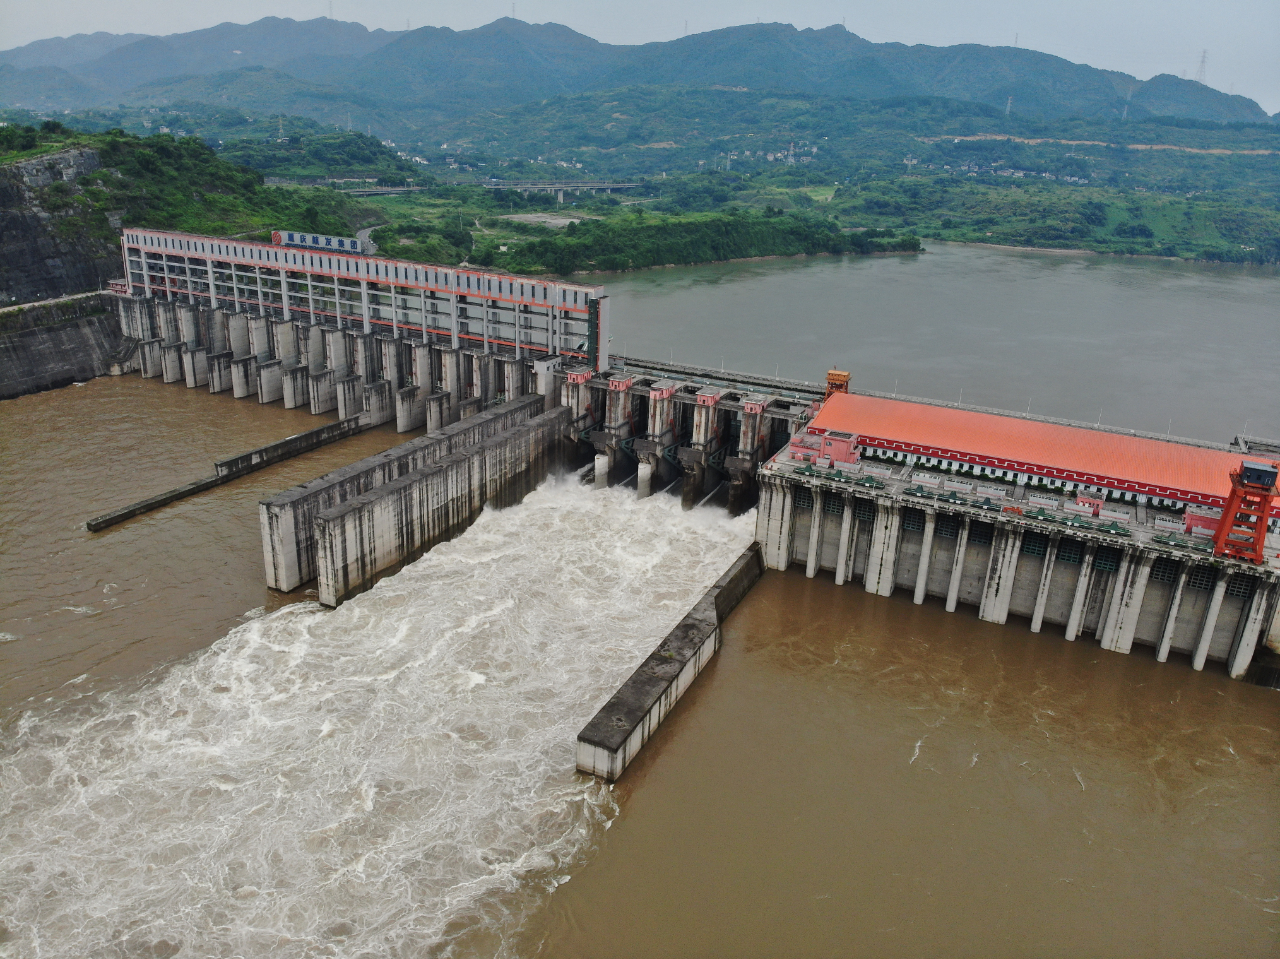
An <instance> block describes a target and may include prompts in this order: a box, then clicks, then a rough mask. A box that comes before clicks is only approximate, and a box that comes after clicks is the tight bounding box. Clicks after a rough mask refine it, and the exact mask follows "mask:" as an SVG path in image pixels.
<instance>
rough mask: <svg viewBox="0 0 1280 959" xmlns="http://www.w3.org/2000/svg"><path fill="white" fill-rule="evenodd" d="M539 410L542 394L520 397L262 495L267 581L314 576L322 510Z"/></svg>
mask: <svg viewBox="0 0 1280 959" xmlns="http://www.w3.org/2000/svg"><path fill="white" fill-rule="evenodd" d="M542 412H543V398H542V397H541V396H528V397H522V398H521V399H519V400H514V401H512V402H510V403H504V404H502V405H501V406H497V407H494V408H493V409H491V410H488V411H486V412H484V413H477V414H476V415H475V416H471V417H468V418H467V419H464V420H460V421H459V422H457V423H452V424H450V425H449V426H446V427H443V428H442V429H440V430H439V431H437V432H435V433H429V434H427V435H426V436H419V437H417V438H415V439H412V440H410V441H409V442H407V443H402V444H401V445H399V446H395V447H392V448H391V449H389V450H386V451H384V452H382V453H378V454H377V455H375V456H370V457H368V458H367V459H363V460H360V461H358V462H356V463H352V464H351V465H349V466H344V467H342V468H341V469H338V470H334V471H333V472H331V473H326V474H325V475H324V476H320V477H317V478H316V479H313V480H311V481H310V482H307V483H303V484H302V485H301V486H295V487H293V488H292V489H288V490H285V491H284V492H282V493H279V494H277V495H276V496H273V497H272V498H271V499H268V500H263V501H262V502H261V503H260V504H259V507H258V515H259V521H260V523H261V527H262V552H263V561H264V564H265V567H266V576H267V585H268V586H270V587H271V588H273V589H279V590H284V591H286V592H287V591H288V590H291V589H296V588H297V587H298V586H300V585H302V584H303V583H305V582H307V581H309V580H312V579H315V577H316V542H315V534H314V529H313V524H314V522H315V518H316V517H317V516H318V515H319V514H320V513H322V512H323V511H325V510H328V509H332V508H333V507H335V506H337V505H339V504H341V503H344V502H346V501H348V500H350V499H353V498H354V497H357V496H360V495H361V494H363V493H367V492H368V491H369V490H371V489H374V488H376V487H379V486H382V485H383V484H385V483H388V482H390V481H391V480H394V479H398V478H399V477H401V476H404V475H406V474H408V473H411V472H413V471H414V470H419V469H422V468H423V467H424V466H427V465H428V464H430V463H434V462H436V461H438V460H440V459H443V458H444V457H446V456H448V455H450V454H451V453H454V452H457V451H458V450H461V449H464V448H466V447H468V446H474V445H476V444H477V443H480V442H481V441H483V440H485V439H488V438H489V437H490V436H494V435H496V434H498V433H502V432H505V431H506V430H509V429H511V427H513V426H515V425H516V424H517V423H522V422H524V421H526V420H528V419H531V418H532V417H534V416H537V415H539V414H541V413H542Z"/></svg>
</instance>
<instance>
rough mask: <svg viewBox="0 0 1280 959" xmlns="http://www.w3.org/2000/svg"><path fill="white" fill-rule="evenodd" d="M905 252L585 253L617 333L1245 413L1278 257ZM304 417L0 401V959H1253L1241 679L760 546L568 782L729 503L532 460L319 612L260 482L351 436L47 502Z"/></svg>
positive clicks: (1259, 910)
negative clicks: (669, 698)
mask: <svg viewBox="0 0 1280 959" xmlns="http://www.w3.org/2000/svg"><path fill="white" fill-rule="evenodd" d="M934 246H936V249H935V251H934V252H931V253H929V254H928V255H926V256H922V257H918V258H903V257H885V258H875V259H848V260H836V259H830V258H815V259H812V260H795V261H792V260H785V261H769V262H763V263H739V264H725V265H718V266H708V267H694V268H682V269H668V270H657V271H649V272H645V273H639V274H630V275H624V276H617V277H605V278H604V282H605V283H606V285H607V288H608V290H609V292H610V294H611V296H612V297H613V307H612V309H613V318H614V320H613V322H614V337H615V338H614V343H613V349H614V351H615V352H619V353H621V352H625V353H627V354H630V355H635V356H649V357H652V358H655V359H666V358H668V356H669V355H670V356H672V357H674V359H675V360H676V361H677V362H686V363H696V364H700V365H703V366H707V367H712V368H715V367H719V366H721V365H723V366H725V367H726V368H728V369H742V370H751V371H756V372H759V373H764V374H769V375H771V374H773V373H774V371H775V369H776V370H777V372H778V373H779V374H780V375H782V376H791V377H796V378H801V379H807V380H818V379H820V378H821V376H822V375H823V373H824V372H825V370H826V369H827V368H828V367H829V366H838V367H840V368H843V369H848V370H850V371H851V372H852V373H853V385H854V386H855V388H862V389H872V390H881V391H885V392H897V393H899V394H903V395H915V396H922V397H931V398H938V399H946V400H956V399H959V398H960V391H961V390H963V399H964V401H965V402H966V403H976V404H980V405H985V406H992V407H1001V408H1006V409H1015V410H1023V409H1026V408H1027V405H1028V403H1030V409H1031V412H1033V413H1039V414H1043V415H1048V416H1059V417H1068V418H1076V419H1080V420H1084V421H1087V422H1090V423H1092V422H1095V421H1098V420H1099V419H1100V420H1101V421H1102V422H1103V423H1104V424H1109V425H1114V426H1122V427H1129V428H1134V429H1146V430H1152V431H1154V432H1159V433H1164V432H1166V431H1170V432H1172V433H1173V434H1174V435H1185V436H1192V437H1197V438H1203V439H1208V440H1216V441H1220V442H1221V441H1227V440H1229V439H1230V438H1231V437H1232V436H1233V435H1234V434H1235V433H1239V432H1248V433H1250V434H1254V435H1262V436H1272V437H1275V436H1277V435H1280V414H1277V413H1276V411H1275V405H1274V403H1273V402H1270V398H1269V396H1268V397H1266V398H1265V399H1266V401H1265V402H1256V403H1255V402H1249V403H1242V402H1241V387H1242V385H1243V387H1244V388H1245V389H1246V390H1247V389H1248V388H1249V387H1251V386H1252V387H1256V388H1258V389H1260V390H1268V389H1269V387H1268V386H1267V384H1270V383H1273V382H1274V380H1275V371H1276V369H1277V368H1280V336H1278V335H1277V330H1276V326H1275V303H1276V302H1278V301H1280V300H1278V299H1277V294H1280V276H1278V275H1277V273H1276V271H1274V270H1259V269H1248V270H1247V269H1239V268H1227V267H1211V266H1203V265H1195V264H1190V265H1188V264H1178V263H1167V262H1164V261H1154V260H1123V259H1113V258H1105V257H1092V256H1083V255H1073V254H1066V255H1060V254H1054V255H1046V254H1034V253H1020V252H1012V251H1000V250H983V249H979V248H974V247H964V246H946V245H934V244H931V247H934ZM669 351H670V352H669ZM210 410H215V411H216V415H212V416H211V415H210ZM316 425H319V418H315V417H311V416H310V415H309V414H307V413H305V412H303V411H301V410H293V411H285V410H282V409H280V407H279V404H274V405H270V406H265V407H262V406H259V405H258V404H256V403H252V402H248V403H246V402H237V401H234V400H232V399H230V397H228V396H225V395H218V396H211V395H209V394H206V393H203V392H202V391H197V390H192V391H188V390H186V389H183V388H182V387H180V386H177V385H168V386H166V385H164V384H161V383H160V382H158V381H156V380H147V381H143V380H140V379H138V378H136V377H126V378H120V379H99V380H95V381H93V382H91V383H89V384H87V385H84V386H80V387H71V388H67V389H64V390H61V391H57V392H54V393H46V394H41V395H38V396H30V397H24V398H22V399H19V400H15V401H10V402H5V403H0V443H2V444H3V459H2V462H0V503H3V504H4V505H3V507H2V508H0V541H2V542H3V544H4V545H3V557H2V558H0V562H2V564H3V565H2V566H0V576H3V580H4V582H5V584H6V587H7V588H6V591H5V595H4V596H3V597H0V619H2V620H3V621H2V622H0V634H3V635H0V640H3V642H0V722H2V723H3V729H4V733H5V735H4V746H3V752H2V753H0V778H2V779H3V783H0V785H2V787H3V788H0V923H3V926H4V928H3V930H0V956H7V955H13V956H18V955H23V956H26V955H70V954H95V952H98V953H101V952H106V951H107V950H108V949H116V951H120V952H123V953H124V954H152V955H178V956H187V955H206V954H208V955H220V956H221V955H226V956H234V955H246V956H260V955H261V956H265V955H284V956H290V955H297V956H303V955H334V956H358V955H381V954H394V955H404V956H432V955H458V956H484V955H493V954H505V955H512V956H526V955H547V956H562V955H564V956H572V955H583V956H587V955H601V954H609V955H618V956H626V955H636V956H661V955H693V954H697V955H725V956H730V955H732V956H757V955H758V956H774V955H781V954H787V955H814V956H820V955H832V954H837V953H838V954H847V955H868V956H884V955H949V956H951V955H954V956H966V955H974V956H977V955H992V956H997V955H998V956H1004V955H1008V956H1018V955H1028V954H1046V953H1049V954H1052V953H1057V952H1061V951H1063V950H1064V949H1066V948H1068V946H1067V944H1072V946H1074V947H1075V951H1077V952H1079V954H1081V955H1098V956H1110V955H1115V956H1145V955H1150V956H1177V955H1187V956H1203V955H1213V954H1224V955H1225V954H1230V955H1236V956H1254V955H1258V956H1262V955H1273V954H1275V949H1276V942H1277V940H1278V937H1277V926H1280V923H1278V922H1277V920H1278V919H1280V906H1278V904H1277V902H1276V901H1275V898H1274V897H1275V896H1276V894H1277V893H1276V889H1277V887H1278V886H1280V881H1278V880H1280V868H1278V867H1277V863H1278V862H1280V827H1277V825H1276V823H1277V822H1280V816H1278V815H1277V813H1280V801H1278V800H1277V798H1276V797H1277V791H1276V786H1277V782H1276V778H1277V776H1276V772H1275V770H1276V768H1277V758H1280V757H1277V755H1276V752H1277V749H1276V745H1275V740H1276V730H1277V724H1278V723H1280V715H1278V714H1277V713H1278V704H1280V701H1278V700H1277V699H1276V697H1275V694H1274V692H1273V691H1270V690H1266V689H1261V688H1258V687H1252V686H1247V685H1245V684H1242V683H1235V682H1231V681H1229V680H1227V679H1226V677H1225V676H1224V675H1223V674H1222V672H1221V670H1220V668H1218V669H1215V668H1211V669H1209V670H1206V672H1204V673H1194V672H1192V671H1191V670H1190V669H1189V668H1188V667H1187V665H1186V663H1185V662H1178V661H1175V660H1176V657H1175V660H1171V661H1170V663H1168V664H1164V665H1160V664H1156V663H1155V662H1154V661H1153V660H1152V659H1151V658H1150V657H1149V656H1147V655H1145V654H1143V653H1140V652H1135V654H1133V655H1131V656H1128V657H1111V656H1110V655H1109V654H1105V653H1103V652H1102V651H1100V650H1099V649H1098V648H1097V647H1096V646H1095V645H1092V644H1085V643H1075V644H1067V643H1065V642H1063V641H1062V637H1061V633H1060V631H1059V632H1057V633H1055V632H1054V631H1052V630H1046V632H1045V633H1043V634H1041V635H1038V636H1033V635H1031V634H1029V633H1027V632H1026V631H1025V628H1024V626H1023V624H1018V623H1014V624H1012V625H1011V626H1009V627H1007V628H1001V627H995V626H991V625H989V624H985V623H980V622H978V621H977V619H976V617H975V616H973V615H972V611H970V612H969V613H968V614H966V613H963V612H962V613H958V614H951V615H947V616H944V615H943V614H942V611H941V609H940V608H937V607H934V606H933V605H931V604H926V605H924V606H923V607H915V606H913V605H912V604H911V603H910V602H909V601H908V600H907V599H906V598H905V597H898V596H895V597H890V598H887V599H886V598H880V597H872V596H868V595H866V594H865V593H863V592H862V591H861V588H860V587H859V586H846V587H842V588H837V587H835V585H834V583H833V582H832V581H831V579H830V577H829V576H819V578H818V579H815V580H806V579H805V578H804V577H803V576H802V575H799V574H797V573H796V572H795V571H794V570H793V571H791V572H788V573H771V574H769V575H767V576H766V577H765V579H764V580H762V581H761V583H760V584H759V585H758V586H757V587H756V589H755V590H754V591H753V593H752V594H751V595H750V596H749V597H748V598H747V600H746V601H745V602H744V603H743V605H742V606H741V607H740V608H739V610H738V611H737V612H736V613H735V614H734V616H733V617H732V618H731V619H730V621H729V622H728V624H727V626H726V631H725V647H724V650H723V652H722V653H721V657H720V658H719V659H718V661H716V662H714V663H713V664H712V666H711V667H709V669H708V671H707V672H706V673H705V674H704V677H703V678H701V679H700V680H699V681H698V683H697V684H695V686H694V688H693V689H692V690H691V692H690V693H689V694H688V697H687V701H686V702H685V703H683V704H682V705H681V706H680V707H679V708H678V709H677V710H676V712H675V713H674V714H673V716H672V718H671V719H670V720H669V721H668V723H667V724H666V725H664V727H663V728H662V730H661V731H660V732H659V734H658V736H657V737H656V738H655V739H654V740H653V741H652V743H651V744H650V746H649V747H647V749H646V751H645V753H644V754H643V755H642V757H641V759H640V760H638V761H637V763H636V764H635V765H634V766H633V767H632V768H631V769H630V770H629V771H628V773H627V775H626V776H625V777H624V779H623V780H622V782H620V783H619V784H618V785H617V787H616V788H614V789H613V790H608V789H607V788H604V787H601V786H598V785H597V784H595V783H594V782H591V781H589V780H586V779H584V778H582V777H578V776H577V775H576V774H574V773H573V771H572V770H573V737H574V735H575V734H576V731H577V729H578V728H579V727H580V726H581V724H582V722H584V721H585V719H586V718H588V717H590V716H591V715H592V714H593V713H594V711H595V710H596V709H597V708H598V707H599V705H600V704H601V703H602V702H603V700H604V699H605V698H607V696H608V694H609V692H610V691H611V690H612V689H613V688H614V687H615V686H616V684H617V682H618V681H619V680H620V679H621V678H623V677H625V676H626V675H627V673H628V672H629V671H630V670H631V669H632V668H634V666H635V664H636V663H638V662H639V660H640V659H641V658H642V657H643V656H644V655H645V654H646V653H647V651H648V650H649V649H651V648H652V646H653V644H654V642H655V641H656V639H657V638H658V637H660V636H661V635H662V633H663V632H664V631H665V629H667V628H669V626H670V625H671V623H673V622H674V621H675V620H676V619H678V618H679V616H680V615H681V614H682V613H683V611H684V609H686V608H687V606H688V603H689V602H690V601H691V600H692V599H693V598H694V597H696V596H697V595H699V594H700V593H701V590H703V589H705V588H706V586H707V585H708V584H709V583H710V582H711V581H712V580H714V579H715V578H716V576H718V575H719V573H720V572H721V571H722V570H723V568H724V567H725V566H727V565H728V563H729V562H730V561H731V560H732V558H733V557H734V556H735V555H737V553H738V552H739V551H740V550H741V548H742V547H743V546H744V545H745V543H746V542H747V541H749V539H750V537H751V529H752V527H751V524H750V517H744V518H743V519H741V520H736V521H735V520H730V519H729V518H728V517H727V516H725V515H724V514H723V513H720V512H714V511H711V510H705V511H695V512H694V513H690V514H682V513H681V512H680V510H679V506H678V503H675V502H673V501H670V500H666V499H665V498H655V499H654V500H647V501H643V502H642V503H637V502H636V501H635V500H634V499H632V498H631V496H630V494H629V493H628V492H627V491H626V490H621V489H615V490H610V491H607V492H598V493H597V492H593V491H590V490H587V489H585V488H579V487H577V486H575V485H574V484H572V483H569V482H566V483H561V484H549V485H548V486H546V487H544V488H543V489H542V490H540V491H539V492H538V493H537V494H535V495H534V496H533V497H531V498H530V499H529V500H527V501H526V502H525V503H524V504H522V505H521V506H519V507H515V508H513V509H510V510H507V511H502V512H497V513H491V514H486V517H485V518H484V519H483V520H482V522H481V523H479V524H477V526H476V527H474V528H473V529H471V530H470V531H468V532H467V533H466V534H465V535H464V536H463V537H461V538H460V539H458V540H456V541H454V542H453V543H450V544H447V546H446V547H440V548H438V549H437V550H434V551H432V552H431V553H429V554H428V555H427V556H426V557H424V558H423V559H422V560H420V561H418V562H417V563H415V564H412V565H411V566H410V567H408V568H406V570H404V571H403V572H402V573H400V574H398V575H397V576H395V577H392V578H390V579H387V580H384V582H383V583H382V584H381V585H380V587H379V588H378V589H376V590H374V591H373V592H371V593H369V594H366V595H364V596H362V597H359V598H358V599H356V600H353V601H352V602H351V603H348V604H346V605H344V606H343V607H341V608H340V609H339V610H337V611H336V612H332V613H323V612H320V611H319V610H318V608H317V607H316V606H315V605H314V604H313V603H310V602H309V600H310V599H312V597H309V596H307V595H306V594H305V591H303V590H299V591H297V592H295V593H294V594H290V595H288V596H281V595H279V594H272V593H270V592H269V591H268V590H266V589H265V587H263V585H262V553H261V549H260V545H259V537H258V517H257V511H256V507H257V502H258V500H260V499H262V498H264V497H266V496H270V495H272V494H274V493H275V492H277V491H278V490H280V489H283V488H285V487H287V486H290V485H293V484H296V483H299V482H302V481H305V480H307V479H309V478H311V477H313V476H316V475H318V474H320V473H322V472H324V471H326V470H329V469H332V468H334V467H336V466H338V465H340V464H342V463H346V462H349V461H351V460H354V459H356V458H358V457H360V456H366V455H369V454H370V453H373V452H376V451H377V450H380V449H384V448H386V447H388V446H391V445H393V444H395V443H396V442H398V441H400V440H402V439H403V438H404V437H397V436H396V434H394V433H393V432H391V431H390V430H387V429H379V430H375V431H371V432H370V433H366V434H363V435H361V436H358V437H355V438H353V439H350V440H346V441H343V442H341V443H338V444H335V445H333V446H330V447H326V448H324V449H322V450H318V451H316V452H314V453H311V454H307V455H306V456H303V457H299V458H298V459H295V460H291V461H289V462H287V463H284V464H280V465H278V466H275V467H271V468H269V469H267V470H263V471H261V472H259V473H255V474H252V475H250V476H248V477H246V478H244V479H241V480H237V481H235V482H233V483H231V484H228V485H227V486H224V487H220V488H218V489H215V490H213V491H211V492H209V493H207V494H204V495H202V496H199V497H196V498H193V499H190V500H186V501H184V502H182V503H180V504H177V505H175V506H173V507H170V508H167V509H165V510H161V511H159V512H156V513H153V514H149V515H148V516H146V517H142V518H139V519H137V520H134V521H131V522H130V523H128V524H125V525H123V526H121V527H119V528H117V529H115V530H113V531H112V532H110V533H107V534H103V535H100V536H91V535H90V534H88V533H86V532H85V531H84V530H83V528H82V523H83V521H84V520H85V519H86V518H88V517H89V516H93V515H97V514H98V513H101V512H104V511H106V510H107V509H110V508H112V507H115V506H119V505H123V504H125V503H128V502H131V501H133V500H136V499H139V498H141V497H142V496H144V495H149V494H150V493H153V492H158V491H160V490H163V489H166V488H169V487H172V486H174V485H177V484H178V483H181V482H185V481H188V480H192V479H196V478H198V477H200V476H204V475H208V473H209V472H210V471H211V463H212V461H213V460H214V459H218V458H221V457H224V456H229V455H232V454H235V453H238V452H241V451H243V450H245V449H249V448H252V447H255V446H259V445H261V444H262V443H265V442H268V441H270V440H274V439H279V438H281V437H284V436H287V435H290V434H292V433H296V432H299V431H300V430H302V429H307V428H311V427H314V426H316ZM503 571H506V575H507V578H506V579H503V578H502V575H503ZM84 915H92V916H94V917H96V918H95V919H94V921H93V922H89V923H85V922H83V921H82V917H83V916H84ZM37 930H39V932H40V938H41V941H42V942H43V943H44V944H45V945H44V948H45V950H46V951H45V952H43V953H40V952H35V951H33V950H32V949H31V948H30V944H31V943H33V942H34V941H36V940H35V938H33V937H34V936H35V934H36V931H37ZM109 944H112V945H109ZM144 949H147V950H150V952H149V953H144V952H143V951H142V950H144ZM5 950H9V952H7V953H6V952H5Z"/></svg>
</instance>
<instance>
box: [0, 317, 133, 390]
mask: <svg viewBox="0 0 1280 959" xmlns="http://www.w3.org/2000/svg"><path fill="white" fill-rule="evenodd" d="M119 346H120V329H119V325H118V324H117V323H116V321H115V318H114V317H111V316H95V317H89V318H87V319H81V320H73V321H72V322H70V323H63V324H61V325H59V326H44V327H39V328H36V329H26V330H20V331H19V332H17V333H7V334H4V335H0V400H8V399H13V398H14V397H16V396H24V395H26V394H27V393H39V392H41V391H43V390H52V389H57V388H58V387H61V386H68V385H70V384H71V383H77V382H83V381H85V380H91V379H93V378H94V377H95V376H105V375H106V374H107V373H109V372H110V371H111V358H112V356H113V354H114V353H115V351H116V349H117V348H118V347H119Z"/></svg>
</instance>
